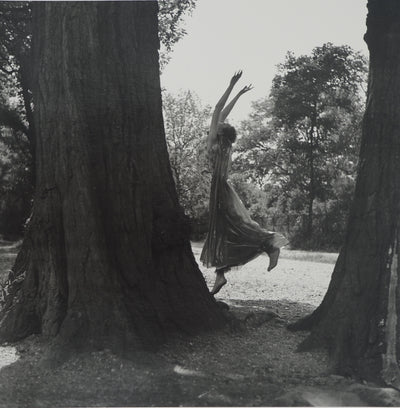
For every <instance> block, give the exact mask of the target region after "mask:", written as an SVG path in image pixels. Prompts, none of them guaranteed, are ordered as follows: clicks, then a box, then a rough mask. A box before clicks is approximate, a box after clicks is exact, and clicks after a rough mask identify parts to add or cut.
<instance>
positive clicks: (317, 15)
mask: <svg viewBox="0 0 400 408" xmlns="http://www.w3.org/2000/svg"><path fill="white" fill-rule="evenodd" d="M366 3H367V0H197V7H196V9H195V11H194V12H193V15H192V16H191V17H190V16H188V17H187V18H186V19H185V27H186V30H187V35H186V36H185V37H184V38H183V39H181V40H180V41H179V42H178V43H177V44H176V45H175V48H174V51H173V53H172V59H171V61H170V63H169V64H168V66H167V67H166V68H165V70H164V73H163V75H162V77H161V81H162V85H163V86H164V87H165V88H166V89H167V90H168V91H170V92H173V93H177V92H178V91H179V90H180V89H182V90H186V89H190V90H193V91H195V92H196V93H197V94H198V95H199V97H200V99H201V100H202V101H203V103H204V104H210V105H212V106H214V105H215V103H216V102H217V100H218V99H219V97H220V96H221V94H222V93H223V91H224V90H225V88H226V86H227V85H228V82H229V79H230V77H231V76H232V74H233V73H234V71H235V70H238V69H242V70H243V77H242V79H241V81H240V83H239V85H238V89H240V87H241V86H244V85H246V84H248V83H252V84H253V85H254V90H252V91H251V92H249V93H247V94H245V95H244V96H243V97H242V99H241V100H240V101H239V102H238V104H237V106H236V107H235V110H234V111H233V112H232V113H231V117H230V118H231V122H236V123H237V122H239V121H241V120H243V119H245V118H246V116H247V114H248V113H249V112H250V109H251V101H254V100H257V99H260V98H262V97H264V96H267V95H268V94H269V90H270V87H271V81H272V78H273V77H274V75H275V73H276V65H277V64H279V63H281V62H283V61H284V58H285V55H286V53H287V51H289V50H290V51H293V52H294V53H295V55H301V54H310V52H311V50H312V49H313V48H314V47H317V46H320V45H322V44H324V43H326V42H332V43H333V44H335V45H344V44H346V45H349V46H351V47H352V48H353V49H355V50H357V51H361V52H363V53H364V54H365V55H368V51H367V47H366V44H365V43H364V41H363V36H364V33H365V31H366V26H365V21H366V15H367V8H366Z"/></svg>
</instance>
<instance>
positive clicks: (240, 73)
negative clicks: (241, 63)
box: [231, 70, 243, 85]
mask: <svg viewBox="0 0 400 408" xmlns="http://www.w3.org/2000/svg"><path fill="white" fill-rule="evenodd" d="M242 73H243V72H242V70H239V71H237V72H235V74H234V75H233V77H232V79H231V84H233V85H234V84H236V82H237V81H239V79H240V77H241V76H242Z"/></svg>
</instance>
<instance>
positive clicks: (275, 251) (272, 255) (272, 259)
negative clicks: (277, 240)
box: [267, 247, 281, 272]
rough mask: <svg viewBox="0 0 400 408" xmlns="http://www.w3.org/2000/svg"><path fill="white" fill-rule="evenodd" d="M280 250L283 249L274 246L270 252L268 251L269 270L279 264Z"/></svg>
mask: <svg viewBox="0 0 400 408" xmlns="http://www.w3.org/2000/svg"><path fill="white" fill-rule="evenodd" d="M280 252H281V250H280V249H279V248H276V247H272V250H271V251H270V252H267V254H268V256H269V265H268V272H269V271H271V270H272V269H274V268H275V266H276V265H277V264H278V258H279V254H280Z"/></svg>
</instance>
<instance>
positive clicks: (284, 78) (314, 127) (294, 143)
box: [271, 43, 367, 237]
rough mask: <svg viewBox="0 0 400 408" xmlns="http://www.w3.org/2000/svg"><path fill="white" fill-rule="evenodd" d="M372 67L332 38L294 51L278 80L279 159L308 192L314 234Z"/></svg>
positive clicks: (279, 165)
mask: <svg viewBox="0 0 400 408" xmlns="http://www.w3.org/2000/svg"><path fill="white" fill-rule="evenodd" d="M366 71H367V68H366V61H365V59H364V58H363V56H362V55H360V54H359V53H357V52H354V51H353V50H352V49H351V48H350V47H348V46H334V45H332V44H330V43H327V44H325V45H323V46H322V47H317V48H315V49H314V50H313V51H312V53H311V56H305V55H303V56H300V57H295V56H294V55H293V54H291V53H289V54H288V55H287V57H286V60H285V62H284V63H283V64H281V65H280V66H279V73H278V74H277V75H276V76H275V78H274V80H273V85H272V89H271V98H272V102H273V104H272V115H273V118H274V128H275V130H277V131H278V132H279V133H280V134H281V136H280V138H279V146H278V148H277V150H278V151H279V156H278V157H277V160H276V163H275V165H276V166H277V168H278V169H279V168H282V173H283V175H285V176H286V174H287V173H288V174H289V175H290V177H289V180H290V181H291V182H293V183H294V184H295V185H296V186H298V187H299V188H300V189H302V190H303V191H305V192H306V200H307V228H306V233H307V236H308V237H311V236H312V232H313V205H314V200H315V199H317V198H319V199H322V200H324V199H325V196H326V194H327V188H326V186H327V185H328V184H329V180H330V179H331V177H332V174H331V172H329V171H328V170H329V169H328V168H327V166H326V163H327V160H331V159H332V157H336V155H337V152H338V150H339V151H340V148H341V147H343V145H346V144H347V142H348V140H343V138H342V140H341V139H340V138H339V137H338V135H339V133H340V130H341V128H342V127H343V121H347V120H348V119H347V118H348V116H349V115H354V112H355V111H356V112H357V109H358V108H359V102H360V93H359V89H360V84H362V82H363V79H364V76H365V75H366ZM358 110H359V109H358ZM343 136H347V137H348V136H349V134H348V133H345V134H343ZM350 138H351V139H354V138H352V137H351V136H350ZM339 142H341V143H339ZM343 142H345V143H343Z"/></svg>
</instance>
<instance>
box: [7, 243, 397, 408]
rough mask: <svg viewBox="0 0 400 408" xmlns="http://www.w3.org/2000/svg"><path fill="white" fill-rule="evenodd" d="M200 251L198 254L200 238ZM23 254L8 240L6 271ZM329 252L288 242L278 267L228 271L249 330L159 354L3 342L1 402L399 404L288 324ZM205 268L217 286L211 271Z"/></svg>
mask: <svg viewBox="0 0 400 408" xmlns="http://www.w3.org/2000/svg"><path fill="white" fill-rule="evenodd" d="M193 250H194V253H195V255H196V257H198V256H199V253H200V247H199V245H197V244H194V246H193ZM15 253H16V248H15V247H14V246H10V245H8V246H6V245H3V246H2V247H1V246H0V268H1V269H0V277H1V276H3V278H4V276H5V270H6V269H8V268H9V267H10V265H11V263H12V259H13V257H14V256H15ZM331 256H332V255H331V254H307V253H300V252H298V253H294V252H289V251H284V253H283V257H282V259H281V261H280V263H279V265H278V267H277V268H276V269H275V270H274V271H272V272H271V273H267V272H266V265H267V261H268V259H267V258H266V257H262V256H261V257H259V258H258V259H256V260H254V261H253V262H251V263H250V264H249V265H246V266H245V267H243V268H242V269H240V270H238V271H232V272H230V273H229V274H228V275H227V277H228V284H227V285H226V286H225V287H224V288H223V289H222V290H221V292H220V294H219V298H218V299H219V300H222V301H224V302H225V303H227V304H229V306H230V311H231V312H232V313H233V314H234V315H235V316H236V317H237V318H238V319H240V320H241V321H242V323H243V324H242V329H241V330H231V329H224V330H221V331H219V332H216V333H208V334H203V335H201V336H197V337H195V338H176V339H174V340H171V341H170V342H169V343H168V344H166V345H165V346H164V347H163V348H162V349H160V350H159V351H158V352H157V353H145V352H138V353H136V354H134V355H131V356H129V358H121V357H118V356H116V355H114V354H113V353H111V352H110V351H109V350H102V351H98V352H92V353H82V354H78V355H74V356H72V357H71V358H69V359H68V360H66V361H58V362H57V361H50V360H48V359H47V358H46V355H47V344H46V343H43V342H42V340H41V338H40V337H38V336H32V337H30V338H28V339H26V340H24V341H22V342H20V343H18V344H16V345H4V344H3V345H2V347H0V367H3V368H1V369H0V407H1V408H14V407H15V408H17V407H18V408H24V407H26V408H28V407H29V408H35V407H78V406H79V407H83V406H87V407H88V406H92V407H93V406H97V407H100V406H101V407H104V406H114V407H115V406H120V407H122V406H124V407H127V406H309V405H317V406H327V405H329V406H368V405H370V406H399V404H400V398H399V393H398V392H397V391H395V390H391V389H381V388H377V387H374V386H373V385H368V384H363V385H361V384H357V383H355V382H353V381H352V380H351V379H347V378H344V377H340V376H336V375H333V374H332V373H331V371H330V368H329V361H328V358H327V355H326V354H325V352H323V351H315V352H309V353H297V352H296V348H297V346H298V344H299V343H300V342H301V341H302V340H303V339H304V338H305V336H306V335H307V333H292V332H289V331H288V330H286V324H287V323H288V322H289V321H293V320H295V319H298V318H299V317H301V316H304V315H306V314H308V313H310V312H311V311H312V310H313V309H314V308H315V305H316V304H318V303H319V302H320V300H321V299H322V296H323V295H324V292H325V290H326V286H327V284H328V283H329V277H330V274H331V272H332V270H333V266H334V265H333V263H332V262H333V256H334V255H333V256H332V257H331ZM315 259H318V260H319V262H315V261H314V260H315ZM328 260H329V262H328ZM203 273H204V275H205V278H206V281H207V284H209V285H211V284H212V280H213V277H214V274H213V272H212V271H208V270H204V269H203ZM16 350H17V355H14V353H15V351H16ZM17 357H19V358H18V360H17V361H15V360H16V358H17ZM13 361H14V362H13Z"/></svg>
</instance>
